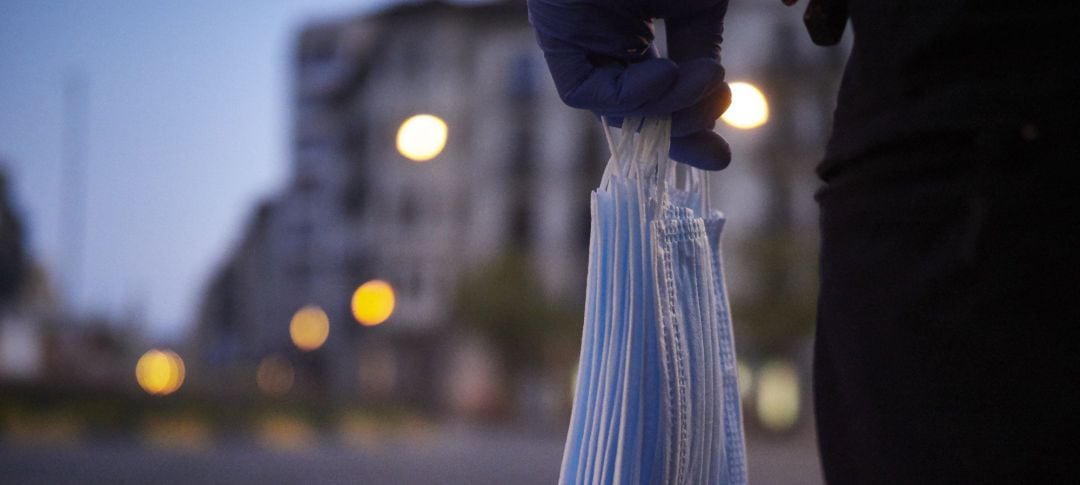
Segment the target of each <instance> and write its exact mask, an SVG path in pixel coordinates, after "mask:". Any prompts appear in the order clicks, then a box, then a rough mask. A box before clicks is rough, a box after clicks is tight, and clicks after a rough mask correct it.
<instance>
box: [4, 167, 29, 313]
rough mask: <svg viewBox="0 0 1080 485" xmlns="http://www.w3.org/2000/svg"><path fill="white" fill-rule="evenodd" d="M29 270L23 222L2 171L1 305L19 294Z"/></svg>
mask: <svg viewBox="0 0 1080 485" xmlns="http://www.w3.org/2000/svg"><path fill="white" fill-rule="evenodd" d="M27 269H28V265H27V257H26V251H25V247H24V243H23V226H22V221H20V220H19V217H18V215H17V214H16V213H15V210H14V207H12V202H11V195H10V192H9V190H8V181H7V175H6V174H5V173H4V171H3V170H2V169H0V305H3V304H6V303H8V302H9V301H10V300H12V299H13V298H14V297H15V296H16V295H17V294H18V292H19V289H20V288H21V287H22V285H23V282H24V281H25V280H26V276H27Z"/></svg>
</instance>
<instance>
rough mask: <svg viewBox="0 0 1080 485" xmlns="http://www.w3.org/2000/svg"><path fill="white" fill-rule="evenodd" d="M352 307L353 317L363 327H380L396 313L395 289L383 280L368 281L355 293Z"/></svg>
mask: <svg viewBox="0 0 1080 485" xmlns="http://www.w3.org/2000/svg"><path fill="white" fill-rule="evenodd" d="M351 306H352V314H353V317H355V318H356V321H357V322H360V324H361V325H364V326H367V327H373V326H375V325H378V324H380V323H382V322H385V321H386V319H388V318H390V315H391V314H392V313H394V288H393V287H391V286H390V283H387V282H385V281H382V280H371V281H368V282H367V283H364V284H362V285H360V287H359V288H357V289H356V292H354V293H353V296H352V305H351Z"/></svg>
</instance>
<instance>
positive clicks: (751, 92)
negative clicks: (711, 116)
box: [720, 82, 769, 130]
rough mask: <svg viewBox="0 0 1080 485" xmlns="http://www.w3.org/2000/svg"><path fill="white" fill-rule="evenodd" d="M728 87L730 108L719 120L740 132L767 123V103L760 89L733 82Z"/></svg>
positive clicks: (747, 84)
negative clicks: (729, 89)
mask: <svg viewBox="0 0 1080 485" xmlns="http://www.w3.org/2000/svg"><path fill="white" fill-rule="evenodd" d="M728 86H729V87H731V106H729V107H728V109H727V111H725V112H724V115H723V116H721V117H720V119H722V120H724V122H726V123H727V124H729V125H731V126H733V127H735V128H739V129H741V130H749V129H753V128H757V127H759V126H761V125H764V124H765V122H766V121H769V103H768V101H766V100H765V95H764V94H762V93H761V90H760V89H758V88H757V87H756V86H754V85H753V84H750V83H745V82H733V83H730V84H728Z"/></svg>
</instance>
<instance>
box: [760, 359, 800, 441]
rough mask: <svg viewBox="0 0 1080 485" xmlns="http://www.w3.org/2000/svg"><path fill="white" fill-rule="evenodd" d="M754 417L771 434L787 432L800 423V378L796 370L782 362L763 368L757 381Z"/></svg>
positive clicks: (771, 363) (770, 363)
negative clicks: (755, 415) (755, 412)
mask: <svg viewBox="0 0 1080 485" xmlns="http://www.w3.org/2000/svg"><path fill="white" fill-rule="evenodd" d="M756 388H757V394H756V398H757V408H756V411H757V416H758V419H759V420H760V421H761V424H762V425H763V426H765V427H766V428H767V429H769V430H771V431H776V432H781V431H787V430H788V429H791V428H792V427H793V426H795V423H796V422H798V420H799V412H800V409H799V407H800V399H799V394H800V393H799V377H798V373H797V372H796V371H795V367H794V366H792V365H791V364H789V363H787V362H783V361H773V362H769V363H768V364H765V365H764V366H762V368H761V369H760V370H759V371H758V377H757V386H756Z"/></svg>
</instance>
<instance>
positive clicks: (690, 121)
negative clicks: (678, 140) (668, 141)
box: [671, 83, 731, 136]
mask: <svg viewBox="0 0 1080 485" xmlns="http://www.w3.org/2000/svg"><path fill="white" fill-rule="evenodd" d="M728 106H731V88H729V87H728V85H727V83H721V84H720V85H719V86H718V88H717V89H715V90H713V91H712V92H710V93H709V94H708V95H707V96H705V97H704V98H702V100H701V101H698V102H697V103H695V104H694V105H693V106H691V107H689V108H686V109H682V110H679V111H676V112H674V113H672V115H671V136H684V135H688V134H690V133H694V132H697V131H702V130H712V129H713V127H714V126H716V120H717V119H718V118H720V115H722V114H724V111H727V109H728Z"/></svg>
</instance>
